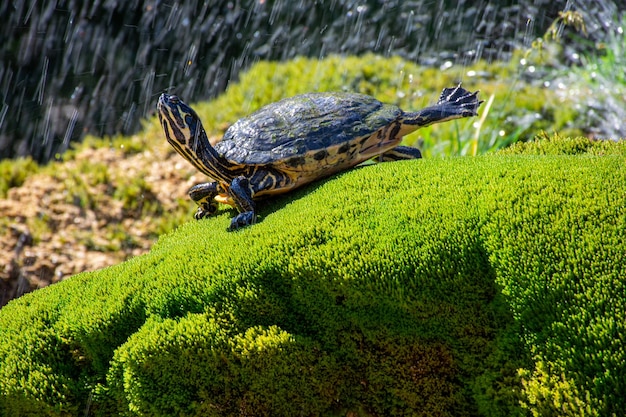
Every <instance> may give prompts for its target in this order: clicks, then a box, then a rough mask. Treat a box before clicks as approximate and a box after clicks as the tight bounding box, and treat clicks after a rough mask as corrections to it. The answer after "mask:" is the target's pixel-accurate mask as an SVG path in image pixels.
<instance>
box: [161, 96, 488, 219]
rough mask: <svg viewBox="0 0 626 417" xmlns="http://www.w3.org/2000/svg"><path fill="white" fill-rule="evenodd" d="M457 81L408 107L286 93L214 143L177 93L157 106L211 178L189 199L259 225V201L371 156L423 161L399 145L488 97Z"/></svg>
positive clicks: (174, 139)
mask: <svg viewBox="0 0 626 417" xmlns="http://www.w3.org/2000/svg"><path fill="white" fill-rule="evenodd" d="M477 95H478V91H476V92H473V93H470V92H469V91H467V90H465V89H464V88H462V87H461V85H460V84H459V85H457V86H456V87H452V88H444V89H443V91H442V93H441V95H440V98H439V100H438V101H437V103H436V104H434V105H432V106H429V107H426V108H424V109H422V110H419V111H416V112H404V111H402V110H401V109H400V108H399V107H398V106H396V105H392V104H385V103H382V102H380V101H378V100H377V99H375V98H374V97H371V96H368V95H364V94H358V93H350V92H313V93H306V94H301V95H297V96H294V97H291V98H286V99H283V100H280V101H277V102H275V103H272V104H268V105H266V106H265V107H262V108H260V109H259V110H257V111H256V112H254V113H252V114H250V115H249V116H246V117H244V118H242V119H240V120H238V121H237V122H235V123H234V124H232V125H231V126H230V127H229V128H228V129H227V130H226V132H225V133H224V135H223V137H222V139H221V140H220V141H219V142H218V143H216V144H215V145H214V146H212V145H211V143H210V142H209V140H208V137H207V133H206V131H205V130H204V128H203V126H202V122H201V121H200V118H199V117H198V115H197V113H196V112H195V111H194V110H193V109H192V108H191V107H189V106H188V105H187V104H185V102H184V101H182V100H181V99H180V98H179V97H178V96H176V95H169V94H167V93H163V94H161V96H160V97H159V100H158V104H157V111H158V115H159V120H160V123H161V125H162V127H163V131H164V132H165V137H166V139H167V141H168V142H169V143H170V144H171V145H172V147H173V148H174V149H175V150H176V151H177V152H178V153H179V154H180V155H181V156H182V157H183V158H185V159H186V160H187V161H189V162H190V163H191V164H192V165H193V166H194V167H195V168H196V169H198V170H199V171H200V172H202V173H204V174H205V175H207V176H208V177H210V178H211V180H212V181H211V182H206V183H201V184H197V185H195V186H193V187H191V189H190V190H189V196H190V197H191V199H192V200H193V201H195V202H196V204H197V205H198V209H197V211H196V213H195V218H196V219H198V220H199V219H202V218H204V217H206V216H209V215H212V214H215V213H216V212H217V209H218V206H219V203H223V204H229V205H231V206H233V207H235V208H236V209H237V211H238V212H239V213H238V214H237V215H236V216H234V217H233V218H232V220H231V223H230V227H229V230H236V229H239V228H242V227H244V226H248V225H251V224H254V223H256V221H257V213H256V204H255V200H258V199H259V198H263V197H266V196H271V195H275V194H281V193H285V192H288V191H291V190H294V189H296V188H299V187H301V186H303V185H305V184H308V183H310V182H312V181H315V180H317V179H321V178H324V177H328V176H330V175H333V174H335V173H338V172H341V171H344V170H347V169H350V168H352V167H354V166H356V165H358V164H360V163H362V162H364V161H366V160H370V159H375V160H376V161H378V162H386V161H398V160H406V159H417V158H421V156H422V155H421V152H420V150H419V149H418V148H415V147H409V146H399V145H400V143H401V141H402V137H403V136H405V135H406V134H408V133H411V132H413V131H415V130H417V129H419V128H421V127H424V126H428V125H430V124H433V123H438V122H444V121H447V120H452V119H458V118H463V117H471V116H476V115H477V110H478V107H479V106H480V104H481V103H482V101H479V100H478V98H477Z"/></svg>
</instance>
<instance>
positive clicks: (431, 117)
mask: <svg viewBox="0 0 626 417" xmlns="http://www.w3.org/2000/svg"><path fill="white" fill-rule="evenodd" d="M482 103H483V102H482V101H479V100H478V91H474V92H473V93H470V92H469V91H467V90H466V89H464V88H462V87H461V84H459V85H457V86H456V87H452V88H444V89H443V91H442V92H441V95H440V96H439V101H437V104H435V105H434V106H430V107H426V108H425V109H422V110H420V111H417V112H414V113H406V114H405V115H404V119H403V121H402V123H404V124H407V125H417V126H419V127H422V126H428V125H430V124H433V123H439V122H445V121H446V120H452V119H460V118H463V117H472V116H477V115H478V107H479V106H480V105H481V104H482Z"/></svg>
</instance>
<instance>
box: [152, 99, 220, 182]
mask: <svg viewBox="0 0 626 417" xmlns="http://www.w3.org/2000/svg"><path fill="white" fill-rule="evenodd" d="M157 111H158V113H159V120H160V121H161V126H162V127H163V132H165V137H166V138H167V141H168V142H169V144H170V145H172V147H173V148H174V149H175V150H176V152H178V153H179V154H180V155H181V156H182V157H183V158H185V159H186V160H187V161H189V162H190V163H191V164H192V165H193V166H195V167H196V168H197V169H198V170H199V171H200V172H203V173H204V174H206V175H208V176H209V177H211V178H213V179H215V180H219V179H227V178H230V175H228V174H229V170H230V169H231V164H230V163H229V162H228V161H226V160H224V158H223V157H221V156H220V155H218V153H217V152H216V151H215V149H214V148H213V147H212V146H211V144H210V143H209V139H208V137H207V134H206V131H205V130H204V127H203V126H202V122H201V121H200V118H199V117H198V114H197V113H196V112H195V111H194V110H193V109H192V108H191V107H189V106H188V105H187V104H186V103H185V102H184V101H182V100H181V99H180V98H178V96H173V95H169V94H161V97H159V101H158V103H157Z"/></svg>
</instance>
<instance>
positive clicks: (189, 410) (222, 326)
mask: <svg viewBox="0 0 626 417" xmlns="http://www.w3.org/2000/svg"><path fill="white" fill-rule="evenodd" d="M526 146H528V147H529V148H530V147H532V146H533V145H526ZM616 146H617V145H616ZM624 159H625V157H624V153H623V152H621V151H617V152H613V154H612V155H605V156H595V155H590V154H583V155H541V156H538V155H524V154H522V155H489V156H483V157H478V158H455V159H447V160H427V159H425V160H419V161H408V162H397V163H387V164H379V165H374V166H367V167H364V168H362V169H357V170H353V171H350V172H347V173H345V174H342V175H340V176H337V177H334V178H331V179H329V180H327V181H324V182H320V183H316V184H313V185H312V186H310V187H307V188H306V189H304V190H302V191H300V192H298V193H295V195H291V196H288V197H285V198H282V199H277V200H274V201H273V202H271V203H266V204H265V206H264V208H262V212H261V214H262V215H263V218H262V222H261V223H260V224H257V225H255V226H253V227H250V228H247V229H245V230H242V231H239V232H236V233H227V232H226V231H225V230H226V228H227V226H228V222H229V219H230V217H231V216H232V212H231V211H225V212H224V213H222V215H220V216H218V217H217V218H213V219H210V220H206V221H200V222H195V221H193V222H189V223H186V224H185V225H183V226H182V227H180V228H179V229H177V230H176V231H174V232H172V233H171V234H169V235H167V236H164V237H163V238H161V239H160V241H159V242H158V244H157V245H156V246H155V247H154V248H153V249H152V251H151V252H150V253H149V254H147V255H144V256H141V257H137V258H134V259H132V260H130V261H128V262H125V263H122V264H119V265H117V266H115V267H111V268H107V269H103V270H100V271H97V272H93V273H85V274H81V275H77V276H75V277H73V278H71V279H69V280H66V281H63V282H61V283H59V284H56V285H54V286H51V287H48V288H45V289H42V290H38V291H36V292H34V293H32V294H28V295H26V296H24V297H22V298H20V299H18V300H14V301H12V302H11V303H9V305H8V306H6V307H5V308H3V309H2V310H1V311H0V334H2V339H1V340H0V393H1V394H2V397H1V398H0V414H3V415H6V416H13V415H54V416H65V415H80V414H83V415H95V416H100V415H102V416H104V415H113V414H119V415H133V416H134V415H138V416H159V415H163V416H172V415H188V416H191V415H198V416H207V415H209V416H210V415H261V416H263V415H274V416H280V415H300V414H303V415H363V416H366V415H404V414H410V415H424V416H433V415H437V416H445V415H450V416H452V415H454V416H459V415H460V416H463V415H467V416H470V415H491V416H493V415H496V416H497V415H502V416H510V415H525V414H531V413H532V414H536V415H581V413H582V414H586V415H594V414H596V415H611V414H615V415H616V414H617V413H618V412H619V411H620V410H623V409H624V408H625V407H626V400H625V398H626V387H625V386H624V383H623V379H622V378H621V377H620V376H623V364H624V363H625V362H626V349H625V348H624V338H623V335H624V334H626V324H625V322H624V320H623V318H624V317H625V316H626V285H625V279H624V277H625V276H626V258H625V257H624V256H623V254H624V253H625V252H626V237H625V235H624V232H623V231H624V230H625V229H626V204H625V202H626V201H625V197H624V191H623V190H624V188H623V184H625V183H626V166H625V164H624Z"/></svg>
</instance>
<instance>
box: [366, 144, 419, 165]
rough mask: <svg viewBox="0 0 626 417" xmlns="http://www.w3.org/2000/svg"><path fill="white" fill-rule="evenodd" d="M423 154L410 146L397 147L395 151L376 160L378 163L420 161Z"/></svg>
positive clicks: (385, 153) (386, 153) (381, 155)
mask: <svg viewBox="0 0 626 417" xmlns="http://www.w3.org/2000/svg"><path fill="white" fill-rule="evenodd" d="M421 157H422V153H421V152H420V150H419V149H417V148H412V147H410V146H396V147H395V148H393V149H390V150H388V151H387V152H384V153H382V154H380V155H379V156H378V158H376V161H377V162H392V161H402V160H405V159H419V158H421Z"/></svg>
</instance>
